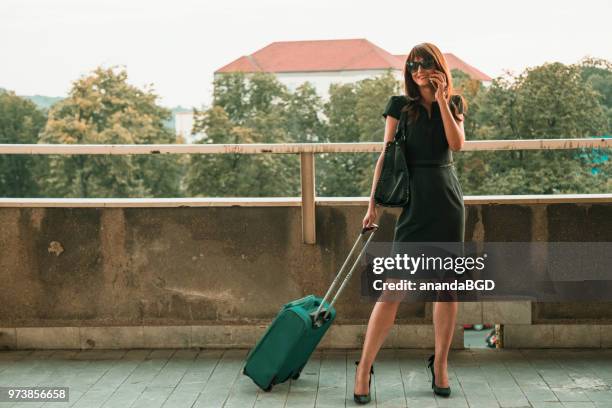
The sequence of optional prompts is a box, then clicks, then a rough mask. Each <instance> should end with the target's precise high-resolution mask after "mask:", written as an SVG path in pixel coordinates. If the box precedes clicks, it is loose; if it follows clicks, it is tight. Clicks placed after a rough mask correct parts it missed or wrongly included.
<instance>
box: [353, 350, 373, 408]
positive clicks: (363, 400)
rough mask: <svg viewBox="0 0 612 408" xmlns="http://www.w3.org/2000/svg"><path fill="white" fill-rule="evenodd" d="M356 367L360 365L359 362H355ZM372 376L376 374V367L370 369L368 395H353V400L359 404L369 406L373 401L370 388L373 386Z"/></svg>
mask: <svg viewBox="0 0 612 408" xmlns="http://www.w3.org/2000/svg"><path fill="white" fill-rule="evenodd" d="M355 365H357V366H358V365H359V360H357V361H355ZM372 374H374V365H372V367H370V378H369V379H368V393H367V394H355V393H353V399H354V400H355V402H356V403H357V404H367V403H369V402H370V401H371V400H372V397H371V396H370V386H371V385H372Z"/></svg>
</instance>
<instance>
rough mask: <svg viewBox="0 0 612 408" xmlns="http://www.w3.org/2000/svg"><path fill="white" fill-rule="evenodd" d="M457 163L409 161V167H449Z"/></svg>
mask: <svg viewBox="0 0 612 408" xmlns="http://www.w3.org/2000/svg"><path fill="white" fill-rule="evenodd" d="M453 164H455V162H454V161H451V162H446V163H432V162H409V163H408V167H449V166H452V165H453Z"/></svg>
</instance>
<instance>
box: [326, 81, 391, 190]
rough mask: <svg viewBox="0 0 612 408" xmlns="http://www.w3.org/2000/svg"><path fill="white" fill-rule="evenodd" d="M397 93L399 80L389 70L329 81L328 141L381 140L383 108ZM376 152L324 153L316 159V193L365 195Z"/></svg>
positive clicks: (383, 128)
mask: <svg viewBox="0 0 612 408" xmlns="http://www.w3.org/2000/svg"><path fill="white" fill-rule="evenodd" d="M399 93H400V82H399V81H398V80H397V79H396V78H395V76H394V75H393V73H392V72H391V71H387V72H385V73H384V74H382V75H379V76H377V77H374V78H367V79H364V80H361V81H358V82H355V83H348V84H332V85H331V86H330V90H329V101H328V102H327V103H325V105H324V112H325V116H326V117H327V118H328V122H327V126H328V132H327V133H328V139H327V141H328V142H335V143H351V142H382V141H383V138H384V131H385V120H384V118H383V117H382V111H383V109H384V107H385V105H386V104H387V101H388V100H389V97H390V96H391V95H398V94H399ZM378 157H379V153H375V154H372V153H326V154H321V155H319V158H318V161H317V177H318V180H319V182H318V183H317V194H319V195H322V196H345V197H347V196H348V197H354V196H368V195H369V194H370V190H371V188H372V177H373V174H374V167H375V165H376V160H377V159H378Z"/></svg>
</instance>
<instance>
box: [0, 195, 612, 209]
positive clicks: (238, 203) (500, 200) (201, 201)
mask: <svg viewBox="0 0 612 408" xmlns="http://www.w3.org/2000/svg"><path fill="white" fill-rule="evenodd" d="M368 200H369V198H368V197H316V198H315V203H316V204H317V205H326V206H338V205H349V206H353V205H355V206H365V205H367V204H368ZM463 201H464V202H465V203H466V204H558V203H572V204H575V203H612V194H527V195H475V196H469V195H466V196H464V200H463ZM301 202H302V199H301V197H194V198H0V207H49V208H51V207H60V208H61V207H66V208H81V207H84V208H87V207H93V208H106V207H108V208H113V207H117V208H146V207H170V208H173V207H299V206H301Z"/></svg>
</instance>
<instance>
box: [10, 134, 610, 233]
mask: <svg viewBox="0 0 612 408" xmlns="http://www.w3.org/2000/svg"><path fill="white" fill-rule="evenodd" d="M383 147H384V144H383V143H382V142H371V143H370V142H361V143H284V144H282V143H281V144H277V143H260V144H189V145H185V144H181V145H179V144H138V145H135V144H129V145H119V144H117V145H111V144H104V145H95V144H0V154H53V155H74V154H86V155H90V154H103V155H128V154H229V153H233V154H262V153H273V154H299V155H300V169H301V170H300V173H301V174H300V184H301V208H302V240H303V242H304V243H307V244H314V243H315V242H316V230H315V225H316V222H315V163H314V155H315V154H317V153H380V152H382V150H383ZM609 147H612V138H604V137H602V138H583V139H518V140H471V141H466V142H465V144H464V146H463V148H462V151H485V150H486V151H504V150H559V149H581V148H609Z"/></svg>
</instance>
